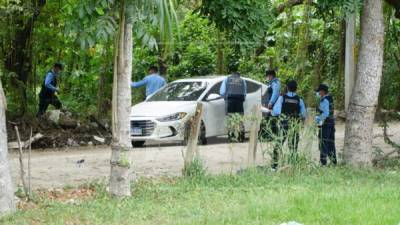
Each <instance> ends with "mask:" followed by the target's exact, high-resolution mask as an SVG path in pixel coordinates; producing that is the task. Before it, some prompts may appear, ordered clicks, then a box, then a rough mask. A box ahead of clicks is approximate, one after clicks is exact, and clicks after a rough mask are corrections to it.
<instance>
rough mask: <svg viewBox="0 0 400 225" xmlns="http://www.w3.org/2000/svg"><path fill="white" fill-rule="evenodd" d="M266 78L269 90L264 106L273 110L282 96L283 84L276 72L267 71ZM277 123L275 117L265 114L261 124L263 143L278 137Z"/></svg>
mask: <svg viewBox="0 0 400 225" xmlns="http://www.w3.org/2000/svg"><path fill="white" fill-rule="evenodd" d="M265 77H266V79H267V81H268V89H267V94H266V97H265V98H264V99H263V101H262V103H263V106H264V107H266V108H268V109H269V110H272V109H273V107H274V105H275V103H276V101H277V100H278V97H279V96H280V94H281V82H280V80H279V79H278V78H277V77H276V72H275V70H267V71H266V72H265ZM276 123H277V121H276V118H275V117H271V113H263V120H262V123H261V128H260V134H259V137H260V139H261V141H272V140H273V137H274V136H275V135H276V133H277V131H278V128H277V124H276Z"/></svg>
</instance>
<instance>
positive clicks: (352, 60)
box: [344, 12, 357, 112]
mask: <svg viewBox="0 0 400 225" xmlns="http://www.w3.org/2000/svg"><path fill="white" fill-rule="evenodd" d="M356 14H357V13H356V12H353V13H350V14H348V15H347V16H346V56H345V57H346V60H345V72H344V77H345V78H344V79H345V82H344V84H345V110H346V112H347V110H348V109H349V104H350V98H351V93H352V91H353V88H354V82H355V78H356V54H355V49H356Z"/></svg>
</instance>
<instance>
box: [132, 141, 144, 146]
mask: <svg viewBox="0 0 400 225" xmlns="http://www.w3.org/2000/svg"><path fill="white" fill-rule="evenodd" d="M144 143H145V141H132V147H134V148H141V147H143V145H144Z"/></svg>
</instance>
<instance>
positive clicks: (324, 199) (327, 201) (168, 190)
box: [0, 168, 400, 225]
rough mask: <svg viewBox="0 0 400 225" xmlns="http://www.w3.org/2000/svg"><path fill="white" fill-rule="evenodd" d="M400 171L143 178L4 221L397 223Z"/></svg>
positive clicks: (43, 204) (45, 203) (332, 170)
mask: <svg viewBox="0 0 400 225" xmlns="http://www.w3.org/2000/svg"><path fill="white" fill-rule="evenodd" d="M399 185H400V171H398V170H388V169H387V170H352V169H346V168H325V169H314V170H311V171H302V172H301V173H300V172H292V173H291V172H282V173H277V174H273V173H263V172H260V171H245V172H244V173H242V174H241V175H238V176H228V175H221V176H205V177H201V178H178V179H172V180H167V179H164V180H161V181H154V180H147V181H143V180H142V181H140V182H139V183H138V184H137V185H136V187H135V190H134V196H133V197H132V198H128V199H123V200H115V199H111V198H110V197H108V195H107V194H106V191H105V188H104V186H101V185H99V186H97V191H96V197H95V198H93V199H90V200H85V201H83V202H82V203H81V204H80V205H75V206H74V205H68V204H65V203H61V202H57V201H49V200H42V201H40V207H39V209H34V210H28V211H19V212H18V213H16V214H15V215H13V216H10V217H8V218H5V219H3V220H0V224H4V225H6V224H52V225H53V224H102V225H103V224H141V225H142V224H149V225H150V224H151V225H153V224H199V225H200V224H218V225H220V224H246V225H247V224H281V223H283V222H288V221H293V220H295V221H298V222H300V223H303V224H324V225H326V224H335V225H337V224H344V225H349V224H363V225H365V224H385V225H397V224H399V223H400V188H399Z"/></svg>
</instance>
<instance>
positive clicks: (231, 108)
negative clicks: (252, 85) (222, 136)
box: [219, 72, 247, 141]
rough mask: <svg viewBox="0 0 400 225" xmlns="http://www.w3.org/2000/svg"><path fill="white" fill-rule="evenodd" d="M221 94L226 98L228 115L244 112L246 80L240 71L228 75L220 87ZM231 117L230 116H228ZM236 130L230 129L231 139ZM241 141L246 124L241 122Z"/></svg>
mask: <svg viewBox="0 0 400 225" xmlns="http://www.w3.org/2000/svg"><path fill="white" fill-rule="evenodd" d="M219 94H220V95H221V96H222V97H224V99H225V112H226V114H227V115H228V117H229V116H230V115H231V114H240V115H243V114H244V107H243V103H244V101H245V100H246V95H247V85H246V81H245V80H243V79H242V78H241V77H240V73H238V72H233V73H232V75H230V76H228V77H226V78H225V79H224V80H223V82H222V84H221V87H220V90H219ZM228 119H229V118H228ZM233 133H234V131H228V136H229V139H230V140H231V139H232V138H233ZM239 141H244V125H243V124H241V132H240V135H239Z"/></svg>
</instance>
